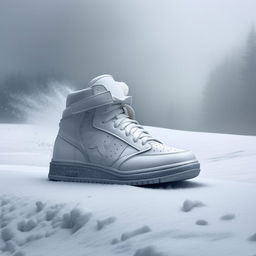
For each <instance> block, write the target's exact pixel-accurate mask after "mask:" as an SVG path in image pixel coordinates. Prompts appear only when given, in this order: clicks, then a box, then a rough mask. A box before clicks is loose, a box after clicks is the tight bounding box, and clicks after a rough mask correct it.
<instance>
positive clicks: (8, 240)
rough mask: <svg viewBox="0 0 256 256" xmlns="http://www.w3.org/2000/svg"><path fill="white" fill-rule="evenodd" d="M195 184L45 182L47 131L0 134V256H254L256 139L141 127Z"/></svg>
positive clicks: (51, 133)
mask: <svg viewBox="0 0 256 256" xmlns="http://www.w3.org/2000/svg"><path fill="white" fill-rule="evenodd" d="M148 130H149V131H150V132H151V133H152V134H153V135H155V137H158V138H160V139H162V141H164V142H166V143H168V144H170V145H175V146H176V147H180V148H187V149H191V150H192V151H194V152H195V153H196V155H197V157H198V159H199V160H200V162H201V167H202V171H201V174H200V176H199V177H198V178H196V179H194V180H191V181H186V182H181V183H174V184H165V185H160V186H152V187H133V186H120V185H100V184H86V183H84V184H83V183H64V182H50V181H48V180H47V174H48V164H49V161H50V158H51V150H52V145H53V140H54V137H55V134H56V130H54V129H50V128H49V129H46V128H44V127H42V126H41V127H39V126H34V125H9V124H2V125H0V209H1V215H0V232H1V233H0V255H1V256H2V255H3V256H7V255H15V256H22V255H26V256H39V255H40V256H45V255H47V256H57V255H61V256H71V255H72V256H76V255H79V256H89V255H92V256H94V255H97V256H98V255H100V256H103V255H104V256H108V255H124V256H128V255H129V256H133V255H135V256H163V255H170V256H192V255H193V256H217V255H218V256H229V255H230V256H231V255H232V256H236V255H237V256H253V255H256V235H255V234H256V199H255V195H256V137H252V136H236V135H220V134H209V133H195V132H184V131H175V130H168V129H161V128H153V127H148Z"/></svg>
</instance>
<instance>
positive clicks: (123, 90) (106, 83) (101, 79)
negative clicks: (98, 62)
mask: <svg viewBox="0 0 256 256" xmlns="http://www.w3.org/2000/svg"><path fill="white" fill-rule="evenodd" d="M89 86H91V87H96V86H97V87H98V86H100V87H102V86H103V87H105V89H106V90H107V91H110V93H111V95H112V97H113V98H115V99H119V100H122V99H124V98H125V97H126V96H127V95H128V91H129V88H128V86H127V85H126V84H125V83H124V82H117V81H115V80H114V78H113V77H112V76H111V75H102V76H98V77H95V78H94V79H92V80H91V82H90V83H89Z"/></svg>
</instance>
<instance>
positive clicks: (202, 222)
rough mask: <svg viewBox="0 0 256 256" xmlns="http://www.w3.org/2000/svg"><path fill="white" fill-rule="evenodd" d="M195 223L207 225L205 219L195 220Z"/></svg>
mask: <svg viewBox="0 0 256 256" xmlns="http://www.w3.org/2000/svg"><path fill="white" fill-rule="evenodd" d="M196 225H199V226H207V225H208V221H206V220H197V221H196Z"/></svg>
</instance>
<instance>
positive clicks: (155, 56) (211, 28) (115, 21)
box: [0, 0, 256, 126]
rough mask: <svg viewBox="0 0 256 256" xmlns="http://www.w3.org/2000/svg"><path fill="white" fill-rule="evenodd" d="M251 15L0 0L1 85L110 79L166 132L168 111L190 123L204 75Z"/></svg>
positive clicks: (238, 38)
mask: <svg viewBox="0 0 256 256" xmlns="http://www.w3.org/2000/svg"><path fill="white" fill-rule="evenodd" d="M255 13H256V1H253V0H236V1H234V0H191V1H187V0H176V1H170V0H154V1H152V0H144V1H137V0H129V1H128V0H127V1H123V0H119V1H117V0H106V1H103V0H91V1H85V0H83V1H82V0H81V1H77V0H74V1H69V0H41V1H39V0H16V1H15V0H2V1H0V78H2V77H4V76H5V75H6V74H11V73H25V74H34V73H39V72H40V73H44V72H60V73H64V74H65V75H67V76H68V77H70V78H71V79H72V80H73V81H74V82H75V83H78V84H79V85H80V86H81V85H82V84H83V83H84V84H86V83H87V80H88V79H91V78H93V76H96V75H100V74H102V73H111V74H113V75H114V76H115V77H116V78H118V79H119V80H124V81H126V82H127V83H128V85H129V86H130V87H131V92H132V93H133V94H134V95H136V96H137V97H136V98H135V99H134V102H135V105H136V106H137V107H138V108H139V109H144V110H143V111H140V110H139V111H138V114H139V116H140V117H141V116H142V114H143V115H144V116H145V115H146V118H144V120H146V123H152V122H153V123H152V124H154V125H157V124H160V125H162V126H168V125H169V124H170V122H171V121H169V120H167V121H166V122H165V120H164V118H165V117H163V116H164V115H166V114H168V111H169V110H168V109H170V108H177V109H179V110H180V111H181V112H179V113H183V114H182V115H183V116H184V115H187V117H186V118H185V119H186V122H193V119H194V118H193V114H192V112H193V111H194V110H195V109H197V107H198V106H199V105H198V104H199V103H200V101H201V98H202V92H203V88H204V86H205V83H206V80H207V77H208V75H209V72H210V71H211V70H212V68H214V66H215V65H217V64H218V62H219V61H220V60H221V59H222V58H223V57H224V56H226V55H228V54H230V53H232V51H235V49H236V48H237V47H241V46H242V45H243V44H244V41H245V38H246V34H247V33H248V30H249V29H250V26H251V25H252V24H256V15H255ZM152 102H154V104H152ZM145 108H147V110H145ZM155 109H157V111H160V113H162V115H157V111H155ZM189 116H191V117H192V118H191V120H189ZM175 118H176V119H177V118H179V117H175ZM181 119H182V118H181ZM183 119H184V117H183ZM181 122H183V121H181Z"/></svg>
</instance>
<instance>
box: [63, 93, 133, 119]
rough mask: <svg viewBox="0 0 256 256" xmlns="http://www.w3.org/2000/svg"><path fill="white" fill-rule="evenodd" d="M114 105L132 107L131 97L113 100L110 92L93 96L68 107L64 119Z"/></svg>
mask: <svg viewBox="0 0 256 256" xmlns="http://www.w3.org/2000/svg"><path fill="white" fill-rule="evenodd" d="M113 103H122V104H128V105H130V104H131V96H127V97H126V98H125V99H124V100H113V98H112V95H111V93H110V92H109V91H106V92H103V93H100V94H96V95H92V96H90V97H87V98H84V99H82V100H80V101H78V102H76V103H73V104H71V105H70V106H69V107H67V108H66V109H65V110H64V112H63V115H62V118H65V117H67V116H70V115H75V114H78V113H81V112H85V111H88V110H92V109H95V108H98V107H102V106H105V105H109V104H113Z"/></svg>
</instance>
